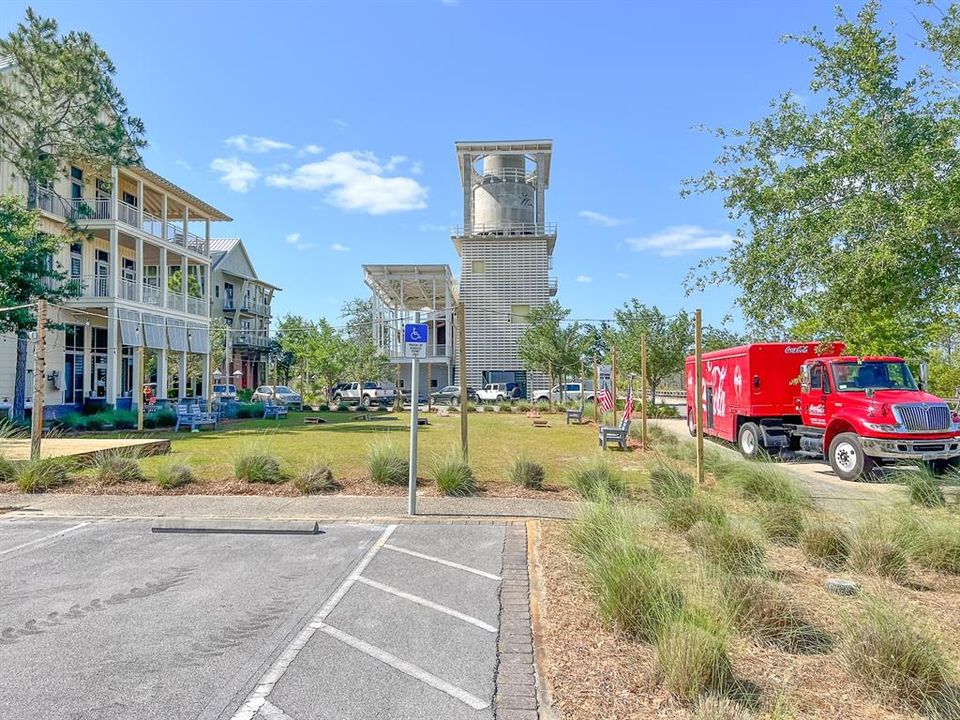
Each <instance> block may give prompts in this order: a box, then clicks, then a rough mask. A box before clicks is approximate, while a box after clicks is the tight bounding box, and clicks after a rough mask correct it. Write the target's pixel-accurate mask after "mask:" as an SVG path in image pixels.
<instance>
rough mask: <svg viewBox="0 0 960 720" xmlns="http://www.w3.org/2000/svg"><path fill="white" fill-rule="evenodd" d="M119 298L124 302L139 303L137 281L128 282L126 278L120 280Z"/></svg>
mask: <svg viewBox="0 0 960 720" xmlns="http://www.w3.org/2000/svg"><path fill="white" fill-rule="evenodd" d="M118 294H119V296H120V297H121V298H123V299H124V300H130V301H131V302H139V301H140V298H139V297H137V282H136V280H127V279H125V278H120V285H119V293H118Z"/></svg>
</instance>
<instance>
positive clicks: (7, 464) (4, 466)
mask: <svg viewBox="0 0 960 720" xmlns="http://www.w3.org/2000/svg"><path fill="white" fill-rule="evenodd" d="M16 479H17V466H16V465H15V464H14V462H13V460H9V459H7V457H6V456H5V455H0V482H5V483H7V482H13V481H14V480H16Z"/></svg>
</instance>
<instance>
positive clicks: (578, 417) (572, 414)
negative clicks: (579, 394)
mask: <svg viewBox="0 0 960 720" xmlns="http://www.w3.org/2000/svg"><path fill="white" fill-rule="evenodd" d="M571 421H573V422H575V423H576V424H577V425H580V424H582V423H583V410H567V425H569V424H570V422H571Z"/></svg>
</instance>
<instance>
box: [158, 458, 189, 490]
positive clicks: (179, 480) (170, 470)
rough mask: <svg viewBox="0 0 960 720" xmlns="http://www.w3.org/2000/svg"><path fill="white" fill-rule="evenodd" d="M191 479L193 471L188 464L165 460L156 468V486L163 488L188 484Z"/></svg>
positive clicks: (169, 488)
mask: <svg viewBox="0 0 960 720" xmlns="http://www.w3.org/2000/svg"><path fill="white" fill-rule="evenodd" d="M193 481H194V477H193V471H192V470H191V469H190V466H189V465H187V464H185V463H182V462H176V461H166V462H163V463H161V464H160V466H159V467H158V468H157V476H156V483H157V487H160V488H162V489H164V490H171V489H173V488H178V487H181V486H183V485H189V484H190V483H192V482H193Z"/></svg>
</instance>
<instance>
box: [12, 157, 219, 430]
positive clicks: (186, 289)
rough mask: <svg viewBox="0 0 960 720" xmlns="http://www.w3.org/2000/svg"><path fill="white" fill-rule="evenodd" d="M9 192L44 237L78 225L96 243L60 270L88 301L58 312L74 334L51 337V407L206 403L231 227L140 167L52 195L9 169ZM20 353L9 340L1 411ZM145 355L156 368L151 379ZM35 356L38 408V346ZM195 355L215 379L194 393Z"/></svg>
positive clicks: (93, 176) (75, 242) (62, 184)
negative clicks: (148, 398) (223, 255)
mask: <svg viewBox="0 0 960 720" xmlns="http://www.w3.org/2000/svg"><path fill="white" fill-rule="evenodd" d="M0 189H2V191H3V192H4V193H14V194H18V195H21V196H22V197H23V198H24V200H25V201H26V202H27V204H28V205H29V206H30V207H33V208H36V209H37V210H38V211H39V212H40V221H39V231H40V232H46V233H51V234H56V235H62V234H63V233H64V229H65V227H66V224H67V219H68V218H72V219H73V220H75V221H76V223H77V224H78V225H79V226H80V228H82V229H83V230H84V231H85V233H84V234H83V235H84V237H74V238H72V239H71V241H70V242H68V243H67V244H65V245H64V246H63V247H62V249H61V250H60V252H59V253H58V254H57V256H56V257H53V258H51V262H52V264H53V267H55V268H56V269H58V270H59V271H60V272H63V273H65V274H66V278H65V280H64V282H69V283H72V284H73V285H74V286H75V287H77V288H79V296H77V297H75V298H72V299H70V300H66V301H64V302H63V303H61V306H60V307H57V306H52V307H51V308H50V313H49V319H50V322H51V323H56V324H57V325H58V326H60V327H62V328H63V329H59V328H58V329H51V330H50V331H49V333H48V335H47V353H46V372H45V375H46V378H45V381H44V393H45V405H46V406H47V407H49V408H51V410H52V411H53V412H61V411H65V410H67V409H74V408H78V407H81V406H83V405H84V404H91V405H104V404H105V405H117V406H121V407H123V406H132V407H135V405H136V399H137V397H138V395H139V393H138V392H137V389H138V388H139V387H141V385H142V384H143V383H155V392H156V395H157V397H159V398H165V397H168V396H169V395H171V394H172V395H173V396H174V397H177V396H179V397H184V396H186V395H188V394H193V393H194V392H196V393H198V394H206V392H207V388H208V387H209V384H208V383H209V377H208V372H207V368H208V362H207V358H208V355H209V353H210V339H209V327H210V287H211V283H210V225H211V223H212V222H215V221H229V220H230V218H229V217H227V216H226V215H225V214H224V213H222V212H220V211H219V210H217V209H216V208H214V207H212V206H210V205H209V204H207V203H205V202H204V201H202V200H200V199H199V198H196V197H194V196H193V195H191V194H190V193H188V192H187V191H186V190H183V189H182V188H179V187H177V186H176V185H174V184H173V183H172V182H170V181H169V180H166V179H164V178H163V177H161V176H160V175H157V174H156V173H154V172H152V171H150V170H148V169H147V168H145V167H143V166H140V165H136V166H130V167H112V168H109V169H107V170H105V171H98V170H96V169H94V168H92V167H90V166H87V165H84V164H81V163H78V164H76V165H72V166H71V167H70V168H69V172H68V173H67V175H66V176H65V177H63V178H61V179H58V180H57V181H56V182H54V183H53V184H51V185H49V186H46V187H44V186H37V185H36V184H32V183H29V182H27V181H26V180H25V179H23V178H20V177H18V176H17V175H16V174H15V173H14V170H13V168H12V167H11V165H10V164H9V163H8V162H6V161H3V160H0ZM16 347H17V342H16V337H15V336H13V335H10V334H7V335H4V336H0V407H3V406H5V405H8V404H9V403H10V402H12V400H13V395H14V378H15V368H16ZM140 347H143V348H144V349H145V356H146V362H145V367H147V368H148V372H147V375H148V376H147V377H143V378H141V377H140V375H139V362H137V361H136V349H137V348H140ZM28 350H29V359H28V375H27V388H26V395H27V398H28V399H29V398H30V394H31V391H32V389H33V373H32V368H33V354H34V347H33V342H32V340H31V342H30V344H29V347H28ZM191 353H192V354H197V355H199V356H201V358H200V359H201V362H200V363H199V366H200V367H201V368H203V370H202V371H200V372H199V373H198V375H200V377H197V378H191V382H189V383H188V381H187V360H188V356H189V354H191ZM168 377H173V382H172V383H168Z"/></svg>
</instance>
